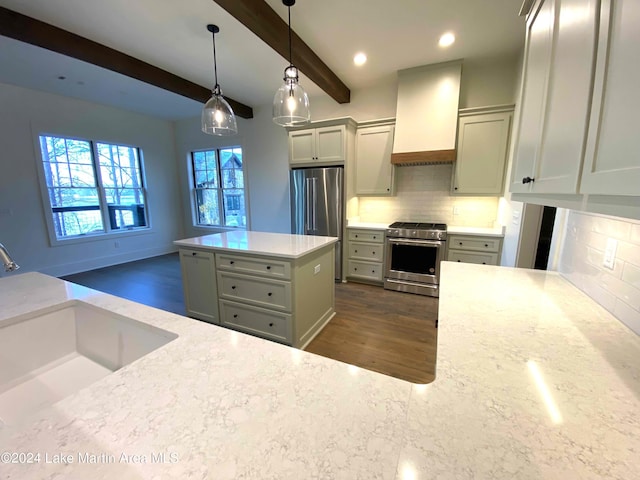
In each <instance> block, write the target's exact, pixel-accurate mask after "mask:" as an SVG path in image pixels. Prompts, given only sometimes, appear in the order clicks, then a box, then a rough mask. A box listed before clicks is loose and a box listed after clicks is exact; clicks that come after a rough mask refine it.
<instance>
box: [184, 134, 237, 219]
mask: <svg viewBox="0 0 640 480" xmlns="http://www.w3.org/2000/svg"><path fill="white" fill-rule="evenodd" d="M191 157H192V163H193V165H192V167H193V188H194V194H195V201H194V203H195V208H196V223H197V224H198V225H216V226H227V227H246V226H247V214H246V206H245V193H244V172H243V169H242V149H241V148H240V147H233V148H221V149H217V150H205V151H200V152H193V153H192V155H191Z"/></svg>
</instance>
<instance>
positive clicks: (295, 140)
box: [289, 125, 347, 166]
mask: <svg viewBox="0 0 640 480" xmlns="http://www.w3.org/2000/svg"><path fill="white" fill-rule="evenodd" d="M346 135H347V131H346V127H345V125H333V126H328V127H318V128H307V129H304V130H293V131H290V132H289V163H290V164H295V165H296V166H297V165H310V164H318V165H335V164H343V163H344V161H345V156H346V152H347V137H346Z"/></svg>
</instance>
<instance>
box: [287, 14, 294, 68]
mask: <svg viewBox="0 0 640 480" xmlns="http://www.w3.org/2000/svg"><path fill="white" fill-rule="evenodd" d="M287 11H288V12H289V66H292V65H293V61H292V60H293V59H292V54H291V7H290V6H287Z"/></svg>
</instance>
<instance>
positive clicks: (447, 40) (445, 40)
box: [438, 32, 456, 47]
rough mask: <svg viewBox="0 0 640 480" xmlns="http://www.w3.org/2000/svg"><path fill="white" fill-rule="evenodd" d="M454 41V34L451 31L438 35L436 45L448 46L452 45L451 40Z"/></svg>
mask: <svg viewBox="0 0 640 480" xmlns="http://www.w3.org/2000/svg"><path fill="white" fill-rule="evenodd" d="M455 41H456V36H455V35H454V34H453V33H451V32H447V33H445V34H443V35H442V36H441V37H440V41H439V42H438V45H440V46H441V47H448V46H450V45H452V44H453V42H455Z"/></svg>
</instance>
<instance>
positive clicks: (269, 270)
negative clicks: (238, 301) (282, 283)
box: [216, 253, 291, 280]
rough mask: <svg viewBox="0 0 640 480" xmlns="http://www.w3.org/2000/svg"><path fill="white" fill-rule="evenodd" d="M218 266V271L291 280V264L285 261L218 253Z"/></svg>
mask: <svg viewBox="0 0 640 480" xmlns="http://www.w3.org/2000/svg"><path fill="white" fill-rule="evenodd" d="M216 266H217V268H218V270H229V271H232V272H238V273H250V274H253V275H260V276H265V277H270V278H280V279H282V280H288V279H290V278H291V264H290V263H289V262H287V261H284V260H274V259H270V258H261V257H249V256H243V255H230V254H227V253H216Z"/></svg>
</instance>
